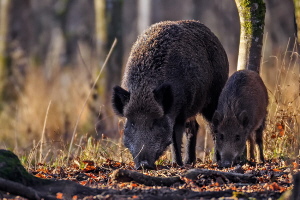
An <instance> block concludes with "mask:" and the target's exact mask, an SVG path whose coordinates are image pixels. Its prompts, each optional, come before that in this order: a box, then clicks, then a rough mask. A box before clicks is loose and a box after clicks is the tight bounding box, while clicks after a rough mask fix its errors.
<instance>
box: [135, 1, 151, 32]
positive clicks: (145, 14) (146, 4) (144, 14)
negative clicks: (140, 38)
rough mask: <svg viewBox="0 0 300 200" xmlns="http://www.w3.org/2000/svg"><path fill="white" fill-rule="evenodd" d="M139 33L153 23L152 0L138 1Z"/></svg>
mask: <svg viewBox="0 0 300 200" xmlns="http://www.w3.org/2000/svg"><path fill="white" fill-rule="evenodd" d="M137 20H138V22H137V24H138V25H137V26H138V27H137V28H138V33H139V34H140V33H142V32H143V31H144V30H145V29H147V28H148V26H149V25H150V23H151V0H139V1H138V17H137Z"/></svg>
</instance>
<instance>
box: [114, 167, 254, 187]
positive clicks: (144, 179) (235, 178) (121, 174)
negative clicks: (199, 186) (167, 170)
mask: <svg viewBox="0 0 300 200" xmlns="http://www.w3.org/2000/svg"><path fill="white" fill-rule="evenodd" d="M199 175H206V176H221V177H225V178H226V179H228V180H229V181H231V182H235V183H236V182H247V183H255V182H257V179H256V178H255V177H253V175H251V174H239V173H234V172H221V171H215V170H208V169H191V170H189V171H187V172H186V173H185V174H183V175H182V176H181V177H180V176H173V177H169V178H162V177H153V176H148V175H145V174H142V173H140V172H136V171H130V170H125V169H117V170H115V171H114V172H113V173H112V175H111V178H112V180H115V181H118V182H130V181H135V182H137V183H140V184H144V185H147V186H171V185H173V184H175V183H183V180H184V179H182V177H184V178H187V179H189V180H197V179H198V176H199Z"/></svg>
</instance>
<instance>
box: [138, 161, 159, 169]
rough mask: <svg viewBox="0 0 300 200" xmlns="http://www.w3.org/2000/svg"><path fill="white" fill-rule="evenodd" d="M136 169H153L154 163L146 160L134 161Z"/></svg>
mask: <svg viewBox="0 0 300 200" xmlns="http://www.w3.org/2000/svg"><path fill="white" fill-rule="evenodd" d="M135 168H136V169H154V168H155V167H154V163H149V162H148V161H147V160H142V161H140V162H136V164H135Z"/></svg>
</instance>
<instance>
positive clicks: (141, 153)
mask: <svg viewBox="0 0 300 200" xmlns="http://www.w3.org/2000/svg"><path fill="white" fill-rule="evenodd" d="M227 79H228V60H227V56H226V53H225V51H224V49H223V47H222V45H221V43H220V42H219V40H218V39H217V37H216V36H215V35H214V34H213V33H212V32H211V31H210V30H209V29H208V28H207V27H206V26H205V25H203V24H202V23H200V22H198V21H192V20H191V21H165V22H161V23H157V24H154V25H152V26H151V27H150V28H149V29H147V30H146V31H145V32H144V33H142V34H141V35H140V36H139V37H138V39H137V41H136V42H135V44H134V45H133V47H132V49H131V53H130V56H129V59H128V62H127V65H126V68H125V73H124V77H123V80H122V87H120V86H115V87H114V89H113V95H112V105H113V108H114V110H115V112H116V114H117V115H119V116H121V117H125V118H126V123H125V127H124V136H123V141H124V144H125V146H126V147H127V148H128V149H129V150H130V152H131V154H132V156H133V159H134V162H135V167H136V168H141V167H144V168H154V167H155V165H154V163H155V161H156V160H157V159H158V158H159V157H160V156H161V155H162V154H163V152H164V151H165V150H166V148H167V147H168V146H169V145H170V144H172V146H171V147H172V157H173V162H176V163H177V164H178V165H182V164H183V162H182V157H181V144H182V136H183V132H184V131H185V130H186V128H187V140H188V141H187V147H186V149H187V150H186V157H185V163H193V162H194V161H195V160H196V152H195V146H196V135H197V131H198V127H199V126H198V124H197V122H196V120H195V116H196V115H197V114H198V113H202V114H203V116H204V117H205V118H206V119H207V120H209V121H210V120H211V118H212V116H213V114H214V111H215V109H216V107H217V104H218V97H219V95H220V93H221V91H222V88H223V86H224V84H225V82H226V80H227ZM188 119H189V120H188ZM187 120H188V123H186V122H187Z"/></svg>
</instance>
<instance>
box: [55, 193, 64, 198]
mask: <svg viewBox="0 0 300 200" xmlns="http://www.w3.org/2000/svg"><path fill="white" fill-rule="evenodd" d="M63 196H64V194H63V193H61V192H58V193H56V198H57V199H63Z"/></svg>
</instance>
